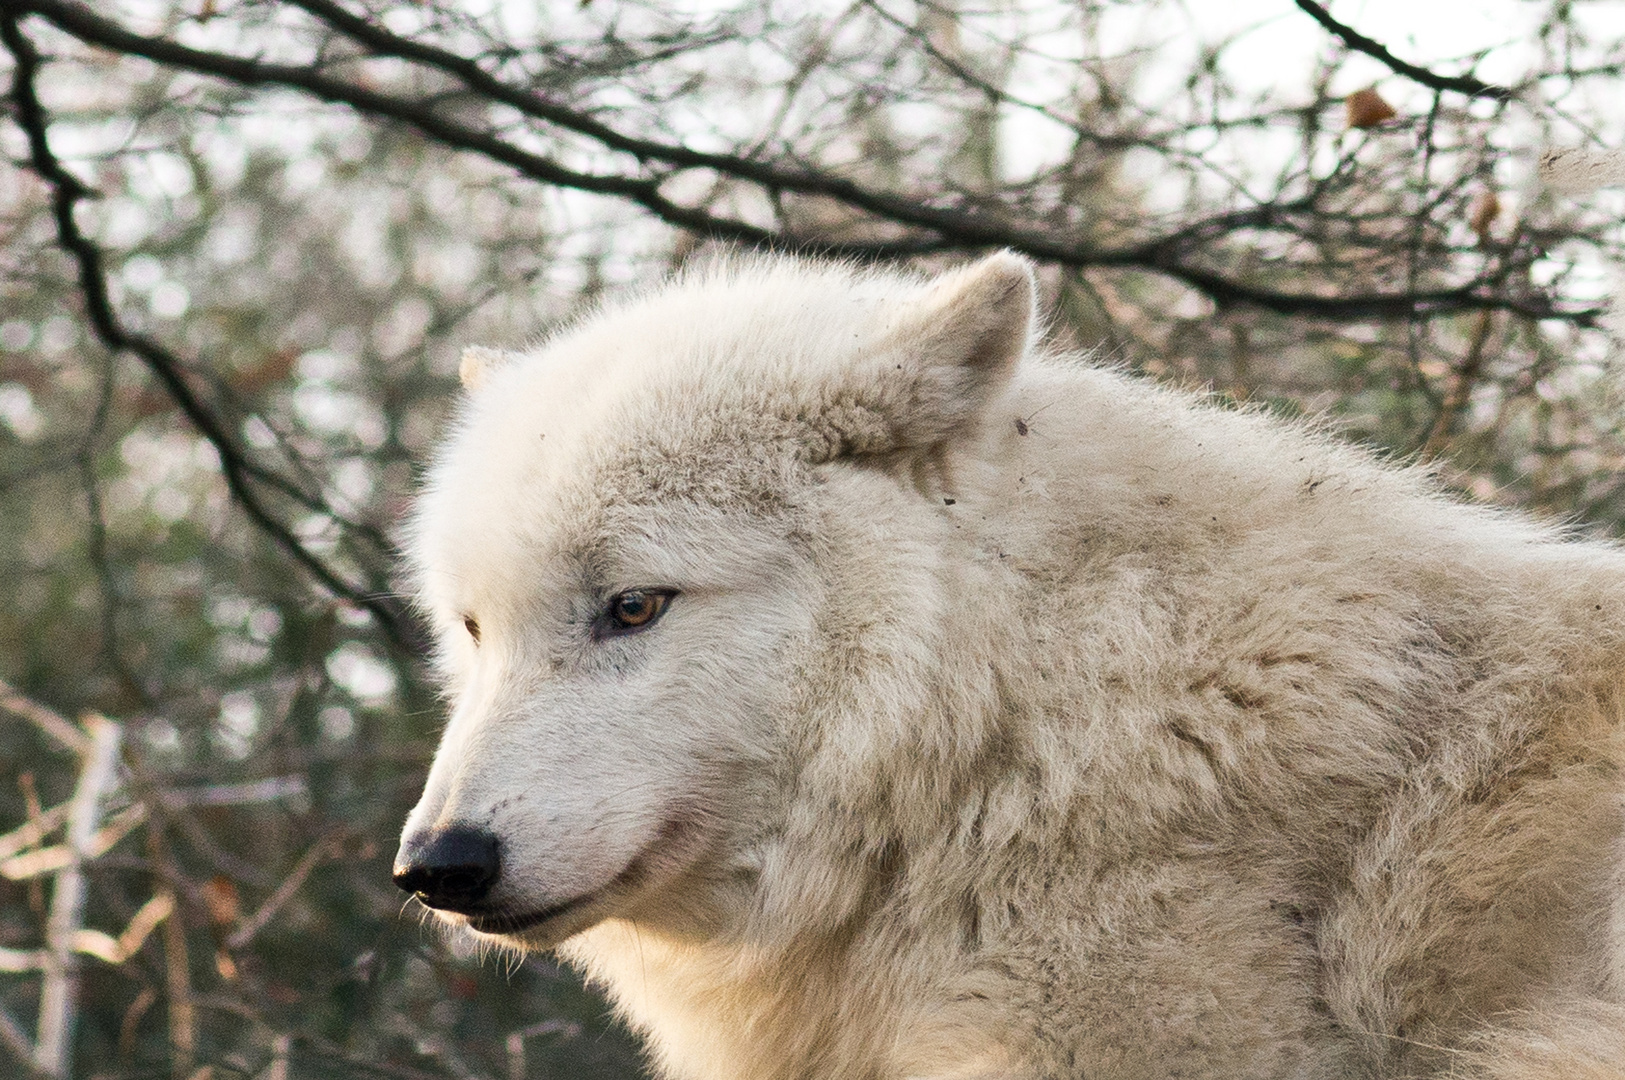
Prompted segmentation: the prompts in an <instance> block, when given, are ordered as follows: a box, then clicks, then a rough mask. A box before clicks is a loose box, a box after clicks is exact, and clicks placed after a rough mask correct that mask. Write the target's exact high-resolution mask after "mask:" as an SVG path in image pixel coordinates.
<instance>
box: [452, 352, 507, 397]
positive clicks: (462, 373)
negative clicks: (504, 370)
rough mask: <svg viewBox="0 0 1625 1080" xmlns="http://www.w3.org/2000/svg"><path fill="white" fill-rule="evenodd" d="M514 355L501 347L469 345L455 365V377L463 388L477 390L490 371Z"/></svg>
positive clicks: (489, 374)
mask: <svg viewBox="0 0 1625 1080" xmlns="http://www.w3.org/2000/svg"><path fill="white" fill-rule="evenodd" d="M514 356H515V354H514V353H509V352H503V351H502V350H501V349H488V348H486V347H485V346H484V345H470V346H469V347H468V348H466V349H464V350H463V359H462V362H461V363H459V364H458V365H457V377H458V378H459V379H461V380H462V381H463V389H465V390H469V391H473V390H478V389H479V388H480V387H481V386H483V385H484V384H485V380H486V379H488V378H490V376H491V372H493V371H495V370H496V369H497V368H499V367H501V366H502V365H504V364H506V363H508V362H509V361H510V360H512V359H514Z"/></svg>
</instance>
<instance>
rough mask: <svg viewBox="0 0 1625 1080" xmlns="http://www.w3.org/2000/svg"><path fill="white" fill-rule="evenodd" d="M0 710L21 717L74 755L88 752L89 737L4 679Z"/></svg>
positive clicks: (1, 688)
mask: <svg viewBox="0 0 1625 1080" xmlns="http://www.w3.org/2000/svg"><path fill="white" fill-rule="evenodd" d="M0 709H5V710H6V711H7V712H9V713H12V714H14V715H16V716H20V717H22V718H23V719H24V720H27V721H28V722H29V723H30V724H33V725H34V726H35V727H37V728H39V729H40V730H41V731H43V732H44V733H45V734H47V735H49V736H50V737H51V738H53V739H55V740H56V741H57V742H59V743H61V744H62V746H63V747H64V748H66V749H68V750H72V751H73V752H74V753H76V754H81V755H82V754H84V753H86V752H88V751H89V750H90V736H88V735H86V734H85V733H84V729H82V728H81V727H79V725H78V724H75V723H74V722H73V721H72V720H69V719H68V718H67V717H65V716H63V715H62V714H61V713H59V712H57V711H56V710H55V709H52V708H50V707H49V706H46V705H42V704H40V703H39V702H37V701H35V700H34V699H33V698H31V697H29V696H28V695H27V694H24V693H23V692H22V691H20V690H18V689H17V688H16V687H14V686H12V685H11V684H10V683H8V682H6V681H5V680H4V679H0Z"/></svg>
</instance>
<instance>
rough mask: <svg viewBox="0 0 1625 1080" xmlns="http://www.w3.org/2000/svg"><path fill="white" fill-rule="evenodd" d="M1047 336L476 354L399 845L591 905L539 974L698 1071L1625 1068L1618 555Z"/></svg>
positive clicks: (624, 310) (712, 279)
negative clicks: (552, 963)
mask: <svg viewBox="0 0 1625 1080" xmlns="http://www.w3.org/2000/svg"><path fill="white" fill-rule="evenodd" d="M1032 309H1033V290H1032V284H1031V279H1030V274H1029V272H1028V270H1027V268H1026V266H1025V264H1023V263H1022V262H1021V261H1020V260H1018V259H1016V258H1014V257H1012V256H1008V255H998V256H994V257H992V258H990V259H988V260H986V261H984V262H982V263H979V264H977V265H975V266H972V267H970V268H967V269H965V270H961V271H958V272H956V273H953V274H949V275H946V276H944V277H942V278H939V279H936V280H934V281H931V282H920V281H917V280H913V279H907V278H902V277H896V276H889V275H883V274H859V273H854V272H849V271H847V270H844V269H840V268H831V267H825V266H817V265H810V264H806V263H797V262H791V261H786V260H775V261H765V260H764V261H737V262H734V263H732V264H722V265H718V266H715V267H712V268H710V269H707V270H703V271H699V272H693V273H690V274H688V275H686V276H685V277H683V278H682V279H680V280H678V281H676V282H674V283H672V284H670V285H668V286H666V287H664V288H661V289H658V290H656V291H653V292H651V293H649V294H647V295H643V296H640V297H636V298H633V299H630V300H628V301H626V302H625V303H623V304H621V305H619V306H616V307H612V308H609V309H606V310H604V311H601V312H599V313H597V314H595V315H593V316H592V317H590V318H588V319H586V320H584V321H583V322H582V323H580V324H579V325H577V326H575V327H574V328H572V329H570V330H568V331H567V332H565V333H562V334H560V335H559V336H558V337H557V338H556V339H555V340H553V341H551V342H549V343H547V344H546V345H545V346H543V347H541V348H539V349H536V350H534V351H533V352H530V353H528V354H526V355H524V356H520V357H511V358H506V359H505V360H504V362H502V363H487V362H485V361H486V360H487V359H489V358H488V357H483V356H482V357H479V358H477V362H476V363H475V364H473V365H472V366H471V368H470V370H471V371H473V370H474V368H476V367H477V368H478V372H477V374H478V377H477V378H472V379H471V380H470V381H471V383H473V384H474V390H473V393H472V395H471V397H470V398H469V400H468V402H467V405H466V407H465V409H464V411H463V415H462V419H461V421H460V422H459V423H458V425H457V429H456V431H455V432H454V434H453V435H452V436H451V438H450V440H449V442H448V443H447V445H446V446H445V448H444V450H443V451H442V453H441V454H440V456H439V458H438V460H437V462H436V464H435V466H434V468H433V470H432V472H431V474H430V477H429V481H428V484H427V487H426V490H425V492H424V494H423V497H422V499H421V502H420V504H419V507H418V511H417V515H416V517H415V519H414V522H413V524H412V526H411V529H410V534H409V538H408V545H407V546H408V550H409V555H410V559H411V563H412V566H413V568H414V571H415V574H416V578H417V581H418V586H419V595H420V597H421V602H422V605H423V609H424V610H425V612H427V613H428V615H429V616H430V617H431V618H432V619H433V620H434V622H435V624H436V626H437V627H438V631H439V634H440V637H441V657H440V660H441V666H442V670H443V672H444V676H445V678H446V682H447V686H448V692H449V695H450V698H451V701H452V717H451V722H450V726H449V728H448V729H447V732H446V737H445V741H444V744H443V746H442V748H441V750H440V753H439V755H438V757H437V758H436V760H435V763H434V767H433V770H432V772H431V774H430V777H429V781H428V786H427V790H426V792H425V794H424V797H423V800H422V802H421V803H420V804H419V806H418V807H417V809H416V810H415V811H414V812H413V814H412V816H411V819H410V820H409V821H408V823H407V833H408V835H412V834H415V833H420V832H421V831H422V830H425V829H428V828H430V827H433V826H436V825H444V824H447V823H450V822H454V821H462V822H472V823H475V824H478V825H481V826H484V827H486V828H489V829H490V830H492V831H493V832H494V833H495V834H496V835H497V836H498V838H499V839H500V842H501V845H502V848H501V850H502V866H503V869H502V878H501V881H500V883H499V885H498V886H497V889H496V892H495V894H494V896H493V901H492V903H493V906H494V907H495V908H498V909H500V910H502V911H506V912H512V913H519V914H524V913H527V912H534V911H538V910H541V909H544V908H547V907H549V906H551V905H554V904H557V903H560V902H561V901H565V900H569V899H572V898H576V897H580V896H589V897H591V898H592V899H591V900H590V901H589V902H588V903H586V904H585V906H584V907H580V908H577V909H575V910H573V911H571V912H569V913H567V914H565V915H564V916H562V917H560V918H559V919H556V920H553V921H550V922H548V923H544V924H543V925H541V926H539V927H537V928H535V929H533V930H530V931H527V932H525V933H523V934H519V935H516V936H510V937H507V938H502V939H500V940H501V941H502V942H504V943H506V944H511V945H518V946H521V947H537V948H549V947H554V946H557V947H558V948H559V950H560V952H561V953H562V954H563V955H564V956H566V957H567V958H569V959H570V960H572V961H573V962H575V963H577V964H579V965H581V966H582V967H583V968H584V969H585V970H586V971H587V972H588V973H589V975H590V976H591V977H592V978H594V979H596V980H598V981H599V982H601V983H602V984H603V985H605V986H606V987H607V988H608V990H609V992H610V993H611V994H612V995H613V997H614V998H615V1000H616V1001H617V1002H618V1004H619V1006H620V1008H621V1009H622V1011H623V1012H624V1014H625V1015H626V1017H627V1018H628V1019H629V1021H630V1022H631V1023H632V1024H633V1025H634V1026H635V1027H637V1028H639V1029H640V1030H642V1031H644V1032H646V1033H647V1034H648V1036H649V1039H650V1045H651V1048H652V1052H653V1055H654V1057H655V1060H656V1062H657V1063H658V1065H659V1067H660V1068H661V1069H662V1070H664V1072H665V1073H666V1074H668V1075H669V1076H671V1077H676V1078H693V1080H700V1078H707V1080H709V1078H719V1080H727V1078H740V1080H746V1078H749V1080H779V1078H782V1080H789V1078H797V1077H843V1078H847V1077H850V1078H865V1080H868V1078H873V1080H882V1078H902V1077H933V1078H947V1077H962V1078H971V1077H976V1078H987V1080H991V1078H995V1077H997V1078H1012V1080H1013V1078H1038V1077H1088V1078H1089V1080H1104V1078H1116V1077H1125V1078H1126V1077H1145V1078H1148V1080H1149V1078H1158V1080H1160V1078H1166V1077H1176V1076H1184V1077H1212V1078H1225V1080H1241V1078H1245V1077H1301V1078H1331V1077H1344V1076H1348V1077H1401V1076H1406V1077H1409V1076H1423V1075H1435V1074H1436V1075H1440V1076H1462V1077H1480V1078H1484V1080H1491V1078H1493V1080H1538V1078H1550V1080H1556V1078H1559V1077H1563V1078H1567V1077H1576V1076H1588V1077H1592V1076H1594V1077H1603V1076H1608V1077H1618V1076H1622V1075H1625V997H1622V995H1625V951H1622V949H1621V940H1622V936H1625V905H1622V903H1621V901H1620V894H1621V889H1622V886H1621V883H1622V881H1625V870H1622V865H1625V861H1622V854H1625V847H1622V839H1621V837H1622V798H1621V796H1622V794H1625V787H1622V782H1621V766H1622V764H1625V726H1622V724H1621V699H1620V675H1621V672H1622V671H1625V667H1622V660H1625V638H1622V633H1621V631H1622V628H1625V557H1622V555H1621V553H1620V552H1619V551H1617V550H1616V549H1615V548H1613V547H1612V546H1609V545H1605V544H1601V543H1590V542H1581V541H1577V540H1574V539H1571V538H1566V537H1564V536H1562V535H1560V534H1559V533H1557V532H1556V531H1554V530H1552V529H1549V528H1544V527H1542V526H1539V525H1536V524H1533V523H1531V522H1529V521H1527V520H1525V519H1523V518H1520V517H1517V516H1513V515H1510V514H1504V513H1499V512H1496V511H1492V510H1488V509H1484V508H1480V507H1473V506H1467V505H1462V504H1460V503H1458V502H1456V501H1454V500H1452V499H1450V498H1448V497H1446V496H1445V495H1443V494H1441V493H1440V492H1439V491H1438V490H1437V489H1436V488H1435V486H1434V484H1433V483H1432V481H1431V480H1430V479H1429V477H1427V476H1426V475H1424V474H1423V473H1422V472H1420V471H1418V470H1415V469H1402V468H1398V467H1394V466H1392V465H1389V464H1385V463H1383V462H1380V461H1378V460H1376V459H1374V458H1373V457H1372V456H1371V455H1370V454H1368V453H1365V452H1363V451H1361V450H1358V449H1354V448H1350V447H1348V446H1345V445H1341V444H1339V443H1338V442H1336V441H1335V440H1333V439H1331V438H1329V437H1327V436H1326V435H1324V434H1321V433H1319V432H1316V431H1314V430H1310V429H1308V428H1305V427H1303V426H1301V425H1291V424H1286V423H1283V422H1281V421H1278V420H1276V419H1273V418H1271V417H1269V416H1267V415H1264V414H1263V413H1261V412H1256V411H1252V412H1238V411H1233V410H1225V409H1221V408H1217V407H1214V406H1212V405H1210V404H1208V403H1205V402H1203V401H1201V400H1199V399H1196V398H1193V397H1190V396H1187V395H1182V394H1178V393H1173V392H1170V391H1168V390H1164V389H1159V388H1157V387H1155V386H1152V385H1149V384H1147V383H1145V382H1142V381H1139V380H1136V379H1134V378H1131V377H1129V376H1127V375H1124V374H1121V373H1117V372H1111V371H1103V370H1100V369H1098V368H1096V367H1092V366H1090V365H1089V364H1087V363H1086V362H1084V361H1082V360H1080V359H1078V358H1074V357H1065V356H1045V355H1041V354H1038V353H1035V352H1034V351H1033V346H1032V344H1031V342H1030V340H1029V339H1030V338H1031V337H1032V325H1033V313H1032ZM638 587H670V588H675V589H678V590H680V595H678V596H677V597H676V599H675V600H673V602H672V604H671V606H670V608H669V610H668V611H667V612H666V614H665V616H664V617H663V618H662V619H660V620H659V621H658V622H656V623H654V624H652V625H650V626H649V627H648V628H646V629H644V630H642V631H640V632H638V633H634V634H629V635H625V636H621V637H611V638H607V639H604V640H597V639H595V638H594V637H593V635H592V634H591V633H590V632H589V627H590V626H591V624H592V623H593V620H594V619H596V618H599V617H600V613H601V611H602V609H603V606H604V604H605V603H607V601H608V598H609V597H611V596H613V595H614V594H615V593H617V592H619V591H622V590H627V589H633V588H638ZM466 618H473V619H476V620H477V621H478V625H479V628H480V640H479V642H478V643H477V644H476V643H475V642H474V641H473V640H471V638H470V637H469V635H468V634H467V633H466V632H465V630H464V628H463V623H464V620H465V619H466ZM448 921H449V922H452V923H459V922H462V921H463V920H462V919H461V917H456V916H453V917H449V918H448ZM1588 1070H1589V1071H1588Z"/></svg>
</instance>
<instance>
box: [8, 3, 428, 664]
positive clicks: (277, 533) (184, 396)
mask: <svg viewBox="0 0 1625 1080" xmlns="http://www.w3.org/2000/svg"><path fill="white" fill-rule="evenodd" d="M0 41H3V42H4V44H5V46H6V49H7V50H8V51H9V52H10V53H11V55H12V59H13V62H14V67H13V71H12V83H11V100H12V105H13V116H14V118H15V119H16V121H17V123H18V125H19V126H20V127H21V128H22V129H23V131H24V133H25V134H26V135H27V136H28V147H29V158H30V162H31V164H32V167H33V169H34V171H35V172H36V173H38V174H39V175H40V177H41V178H42V179H43V180H44V181H45V182H46V183H47V184H49V185H50V188H51V205H52V215H53V218H54V220H55V222H56V232H57V241H58V243H59V244H61V246H62V248H63V250H65V251H66V252H67V253H68V254H69V255H70V256H71V257H72V258H73V260H74V263H75V265H76V267H77V270H78V278H79V289H80V293H81V295H82V296H83V298H84V304H85V316H86V318H87V320H88V321H89V323H90V325H91V327H92V329H93V330H94V331H95V333H96V336H97V337H98V338H99V339H100V340H101V342H102V343H103V344H104V345H106V346H107V348H109V349H111V350H113V351H114V352H128V353H130V354H132V355H134V356H136V357H138V358H139V359H140V360H141V362H142V363H143V364H145V365H146V367H147V370H149V371H151V372H152V374H153V375H154V377H156V378H157V379H158V381H159V382H160V383H161V384H162V386H163V387H164V390H165V392H166V393H167V394H168V395H169V397H170V398H171V399H172V400H173V401H174V402H175V404H176V405H177V406H178V407H179V408H180V410H181V412H182V413H184V414H185V416H186V418H187V420H189V421H190V422H191V424H192V426H193V427H195V428H196V429H197V431H198V433H199V434H201V435H202V436H203V437H204V438H205V439H207V440H208V441H209V443H210V445H211V446H213V447H214V449H215V452H216V453H217V454H218V455H219V458H220V471H221V475H222V476H223V477H224V479H225V482H226V486H227V488H228V489H229V490H230V492H231V495H232V498H233V499H234V500H236V502H237V504H238V505H239V506H241V507H242V509H243V512H244V513H245V514H247V515H248V517H249V519H250V520H251V521H253V522H254V524H255V526H256V527H258V528H259V529H260V531H261V532H263V533H264V534H265V535H266V536H268V537H269V538H270V539H271V540H272V542H273V543H275V544H276V545H277V546H278V547H279V548H281V549H282V550H283V551H284V552H285V553H287V554H288V555H289V556H290V557H292V558H293V560H294V561H295V562H297V563H298V564H299V565H300V566H302V567H304V568H305V570H306V571H308V572H309V573H310V574H311V576H312V577H314V578H315V579H316V580H317V581H318V582H320V583H321V584H322V586H323V587H324V588H325V589H327V590H328V591H329V592H331V593H332V594H333V595H334V596H337V597H340V598H342V599H344V600H347V601H349V602H350V603H352V604H355V605H356V606H358V607H361V608H364V609H366V610H367V611H368V612H370V613H371V614H372V615H373V616H374V617H375V618H376V619H377V620H378V622H379V624H380V626H381V627H382V628H383V629H384V631H385V633H386V634H388V636H389V637H390V639H391V640H392V641H394V642H395V643H396V644H397V645H399V646H401V647H403V648H408V649H416V648H417V647H418V646H417V635H416V633H415V631H414V630H413V628H412V627H411V624H410V618H409V616H407V615H406V614H405V612H404V609H403V608H402V606H401V605H400V604H398V603H397V602H396V601H395V600H394V599H393V597H391V596H389V595H387V594H385V593H382V592H381V591H380V590H379V589H377V588H374V587H369V586H366V585H361V584H357V583H355V582H352V581H350V580H347V579H346V578H345V577H344V576H343V575H342V574H341V573H340V572H339V571H338V570H337V569H335V568H334V567H331V566H329V565H328V564H327V563H326V562H324V561H323V560H322V559H321V558H319V557H318V556H317V555H316V554H315V553H314V552H312V551H311V550H310V548H309V547H307V546H306V545H305V544H304V543H302V542H301V541H300V539H299V538H298V536H296V535H295V534H294V532H293V530H292V529H290V528H289V527H288V525H287V524H286V523H285V522H283V521H282V520H281V519H280V518H279V517H277V516H276V514H275V513H274V512H273V511H272V510H271V508H270V507H269V506H268V505H267V504H266V502H265V500H264V499H263V498H262V497H261V495H260V493H259V491H258V490H256V487H255V481H256V479H258V478H261V477H262V476H263V472H262V471H261V470H259V469H257V468H256V467H255V466H253V465H252V464H251V463H250V462H249V460H248V457H247V455H246V454H245V453H244V452H243V450H242V448H241V447H240V446H239V445H238V443H237V440H236V439H235V438H233V437H232V435H231V433H230V432H229V431H227V430H226V428H225V427H224V425H223V424H222V423H221V420H220V418H219V417H218V416H217V415H216V414H215V413H214V412H213V411H212V410H211V409H210V408H209V406H208V405H207V404H205V402H204V401H203V399H202V397H201V396H200V395H199V394H198V393H197V392H196V391H195V390H194V388H193V387H192V385H191V382H190V380H189V378H188V375H187V372H186V365H185V364H184V363H183V362H182V361H181V359H180V358H179V357H178V356H176V355H175V354H174V353H172V352H170V351H169V350H168V349H166V348H165V347H164V346H163V345H161V344H159V343H158V342H157V341H156V340H154V339H153V338H151V337H148V336H147V335H145V334H140V333H136V332H134V331H131V330H129V329H127V328H126V327H125V326H124V325H123V323H122V322H121V321H120V319H119V317H118V314H117V313H116V312H115V311H114V310H113V305H112V300H111V297H110V296H109V294H108V288H107V277H106V271H105V266H104V263H105V260H104V259H103V257H102V253H101V250H100V249H99V248H98V247H97V246H96V244H95V243H94V242H92V241H91V240H90V238H89V237H87V236H85V234H84V233H83V232H82V231H81V230H80V228H79V225H78V222H77V221H75V219H74V209H75V207H76V206H77V205H78V204H79V203H80V202H81V201H82V200H84V199H86V198H90V197H91V196H92V194H93V193H92V192H91V191H90V190H89V189H88V188H86V187H85V185H84V183H83V182H81V181H80V180H79V178H78V177H76V176H74V175H73V174H72V173H70V172H68V171H67V169H65V168H63V167H62V163H61V162H60V161H59V160H58V159H57V157H56V155H55V154H54V153H53V152H52V150H51V147H50V143H49V142H48V140H47V138H46V132H47V129H48V127H49V121H48V119H47V117H46V113H45V109H44V107H43V106H42V105H41V104H40V100H39V96H38V93H37V92H36V90H35V81H36V79H37V78H38V75H39V70H40V64H41V60H40V54H39V50H38V49H36V48H35V47H34V44H33V42H32V41H30V40H29V39H28V37H27V36H26V35H24V34H23V32H22V29H21V28H20V27H19V26H18V13H17V10H16V7H15V6H14V5H10V4H7V5H5V6H3V7H0ZM283 490H286V487H284V488H283Z"/></svg>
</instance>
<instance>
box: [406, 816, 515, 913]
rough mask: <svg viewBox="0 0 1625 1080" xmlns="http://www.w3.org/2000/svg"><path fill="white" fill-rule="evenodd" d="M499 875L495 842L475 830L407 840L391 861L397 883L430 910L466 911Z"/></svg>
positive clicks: (459, 828) (450, 828)
mask: <svg viewBox="0 0 1625 1080" xmlns="http://www.w3.org/2000/svg"><path fill="white" fill-rule="evenodd" d="M501 873H502V861H501V857H500V856H499V854H498V852H497V838H496V837H494V836H492V835H491V834H490V833H488V832H486V831H485V830H484V829H482V828H479V827H478V826H475V825H447V826H446V827H444V828H441V829H435V830H434V831H433V832H430V833H428V834H426V835H419V836H409V837H407V838H406V839H405V840H404V841H402V843H401V850H400V853H399V854H397V855H396V856H395V874H394V878H395V884H397V885H399V886H400V887H401V888H403V889H405V890H406V891H407V892H409V893H412V894H414V895H415V896H417V898H418V899H419V900H421V901H423V902H424V903H425V904H427V905H429V906H430V907H432V908H444V909H446V910H448V911H469V910H472V909H473V908H475V907H477V906H478V905H479V903H480V901H481V900H484V899H485V896H486V894H487V893H489V892H490V891H491V886H493V885H495V884H496V882H497V878H498V877H500V876H501Z"/></svg>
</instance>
